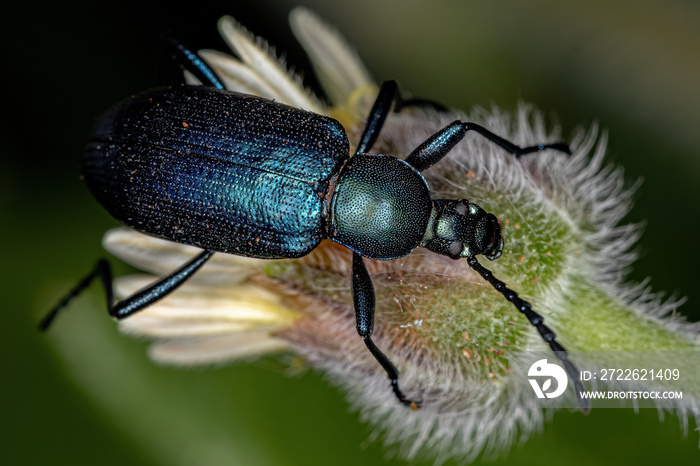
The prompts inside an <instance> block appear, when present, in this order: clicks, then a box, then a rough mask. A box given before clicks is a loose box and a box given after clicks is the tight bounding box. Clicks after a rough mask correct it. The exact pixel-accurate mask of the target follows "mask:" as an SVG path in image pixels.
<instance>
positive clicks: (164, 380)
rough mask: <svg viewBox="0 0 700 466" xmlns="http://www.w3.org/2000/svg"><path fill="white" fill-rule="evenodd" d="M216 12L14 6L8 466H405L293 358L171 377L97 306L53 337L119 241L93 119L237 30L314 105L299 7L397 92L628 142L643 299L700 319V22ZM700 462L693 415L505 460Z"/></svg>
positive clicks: (574, 434) (554, 431)
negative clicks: (84, 172) (254, 40)
mask: <svg viewBox="0 0 700 466" xmlns="http://www.w3.org/2000/svg"><path fill="white" fill-rule="evenodd" d="M5 3H7V2H5ZM201 3H203V2H181V1H171V2H167V3H166V2H163V5H166V4H167V8H166V7H164V6H160V4H159V5H156V4H152V3H151V2H145V1H140V2H137V1H133V0H124V1H120V2H114V3H113V4H111V6H109V5H100V4H98V3H94V4H89V5H88V4H82V3H79V4H67V5H65V4H64V5H58V4H54V3H53V2H45V4H42V2H12V3H11V4H10V5H3V6H2V7H0V8H1V10H0V46H1V47H2V57H3V59H2V61H3V66H2V71H3V77H4V78H5V79H4V80H5V82H6V84H5V85H4V86H3V89H2V94H1V95H2V97H1V98H2V106H1V108H2V112H3V123H2V129H1V130H0V137H1V138H2V139H1V140H0V151H1V152H0V153H1V154H2V159H1V160H2V162H1V163H2V170H0V214H1V217H2V221H1V223H0V225H1V227H0V239H2V243H1V244H2V245H3V246H4V248H5V250H4V253H3V254H2V268H1V273H2V276H1V277H0V278H1V280H0V283H1V286H2V297H3V304H2V311H1V312H0V331H1V332H2V338H1V339H0V345H1V346H0V354H1V355H2V356H0V357H1V358H2V359H1V360H2V365H3V371H2V374H3V376H2V379H0V380H1V384H0V387H1V388H0V400H2V401H1V403H2V411H0V413H1V414H0V420H1V421H0V422H2V427H1V429H2V431H0V463H1V464H8V465H9V464H22V465H24V464H75V465H78V464H127V463H128V464H144V465H145V464H285V465H286V464H289V465H292V464H308V465H311V464H359V463H362V464H381V463H385V462H386V463H395V464H403V462H401V461H398V460H387V459H386V456H387V454H388V455H391V454H392V450H391V449H386V448H384V447H382V446H381V444H380V443H378V442H369V441H367V440H366V439H367V438H368V437H369V435H370V434H371V428H370V427H368V426H367V425H365V424H362V423H361V422H360V421H359V420H358V415H357V414H356V413H350V412H348V408H347V405H346V402H345V401H344V399H343V398H342V396H341V394H340V393H339V392H338V391H337V390H335V389H334V388H332V387H329V386H328V384H327V383H326V382H324V381H323V379H322V376H321V375H319V374H315V373H312V372H309V373H304V374H302V375H298V376H296V377H283V376H282V375H281V373H282V372H284V371H283V369H281V367H280V366H279V365H278V364H276V363H275V362H274V361H272V360H271V361H262V362H259V363H256V364H252V365H238V366H235V367H228V368H222V369H217V370H213V369H212V370H194V371H182V370H173V369H167V368H161V367H157V366H155V365H153V364H152V363H150V362H149V361H148V360H147V359H146V357H145V355H144V348H145V345H144V343H142V342H138V341H134V340H131V339H129V338H127V337H122V336H119V335H118V334H117V333H116V330H115V329H114V325H113V324H112V323H111V322H110V320H109V319H108V318H106V316H105V315H103V314H102V313H100V312H97V310H96V309H95V308H100V309H101V307H102V306H103V303H102V296H101V293H102V292H101V290H99V289H98V287H95V289H94V290H92V291H91V293H89V294H88V296H89V298H86V299H85V300H82V301H83V302H84V303H83V304H79V305H77V306H76V309H74V310H73V312H71V313H68V314H66V316H64V319H62V320H61V322H60V325H57V326H56V327H55V329H54V330H53V332H52V334H50V335H41V334H38V333H37V332H36V331H35V330H34V324H35V323H36V322H37V320H38V319H39V317H40V315H41V314H42V313H43V312H44V311H45V310H46V309H47V308H48V307H49V306H50V305H51V304H52V303H53V302H54V300H55V299H56V298H57V297H58V296H60V295H61V293H62V292H63V291H65V290H66V289H67V288H69V287H70V286H71V284H72V283H74V281H75V280H76V279H77V278H78V277H80V276H81V275H83V274H84V273H85V272H86V271H87V270H88V269H89V267H90V266H91V265H92V263H93V261H94V259H95V258H97V257H99V256H101V255H103V252H102V250H101V247H100V238H101V235H102V233H103V232H104V231H105V230H106V229H108V228H110V227H112V226H115V222H114V221H113V220H112V219H111V218H109V216H108V215H107V214H106V213H104V212H103V211H102V209H101V208H100V207H99V206H98V205H97V203H96V202H95V201H94V200H92V199H91V197H90V195H89V194H88V192H87V190H86V189H85V188H84V186H83V185H82V182H81V181H80V180H79V178H78V173H79V165H78V163H79V160H80V156H81V153H82V148H83V145H84V141H85V135H86V133H87V132H88V131H89V128H90V125H91V124H92V121H93V119H94V118H95V116H96V115H98V114H99V113H100V112H102V111H103V110H105V109H106V108H108V107H109V106H110V105H112V104H114V103H115V102H117V101H119V100H121V99H122V98H124V97H126V96H128V95H130V94H133V93H137V92H140V91H142V90H144V89H147V88H149V87H154V86H156V85H159V84H166V83H172V82H176V81H177V80H178V79H179V74H178V72H177V70H176V69H174V67H173V66H172V65H171V64H170V63H169V62H168V61H167V60H163V59H161V58H160V57H159V55H158V45H157V42H158V38H159V37H160V35H161V34H163V33H164V32H168V31H170V32H173V33H175V34H176V35H177V36H178V37H179V38H181V40H182V41H183V42H185V43H187V44H190V45H191V46H192V47H193V48H195V49H196V48H204V47H206V48H215V49H219V50H225V45H224V43H223V41H222V40H221V39H220V38H219V36H218V33H217V31H216V28H215V25H216V20H217V19H218V18H219V17H220V16H222V15H224V14H229V15H232V16H234V17H235V18H236V19H238V20H239V21H240V22H241V23H242V24H244V25H246V26H247V27H248V28H249V29H250V30H252V31H253V32H254V33H255V34H257V35H260V36H263V37H265V38H267V39H268V40H269V41H270V42H271V43H272V44H274V45H276V47H277V50H278V51H280V52H285V53H286V57H287V61H288V63H290V64H292V65H294V66H295V68H297V69H300V70H306V73H305V75H306V77H307V84H308V85H310V86H312V87H313V86H316V82H315V81H314V80H313V79H312V73H311V71H310V67H309V65H308V61H307V59H306V58H305V56H304V55H303V53H302V51H301V49H300V47H299V46H298V45H297V43H296V41H295V40H294V39H293V37H292V35H291V32H290V30H289V27H288V25H287V18H286V16H287V13H288V11H289V9H290V8H291V7H292V6H294V5H296V4H299V3H303V4H307V5H309V6H310V7H311V8H313V9H315V10H316V11H317V12H319V13H320V14H321V15H322V16H323V17H324V18H325V19H326V20H327V21H329V22H330V23H332V24H333V25H335V26H336V27H338V28H339V29H340V30H341V31H342V32H343V34H344V35H345V36H346V37H347V38H348V39H349V40H350V42H351V43H352V44H354V45H355V47H356V48H357V50H358V52H359V53H360V55H361V57H362V58H363V59H364V61H365V63H366V64H367V67H368V68H369V70H370V71H371V72H372V74H373V76H374V77H375V79H376V80H377V81H378V82H379V81H381V80H383V79H387V78H396V79H397V80H398V81H399V82H400V83H401V85H402V88H403V89H404V90H407V91H409V92H411V93H412V94H413V95H415V96H421V97H427V98H430V99H433V100H437V101H441V102H444V103H446V104H448V105H449V106H453V107H457V108H464V109H469V108H470V107H472V106H473V105H481V106H490V105H491V104H497V105H499V106H501V107H504V108H505V109H513V108H514V106H515V104H516V102H517V101H518V99H523V100H526V101H530V102H534V103H536V104H537V106H538V107H539V108H541V109H543V110H544V111H545V112H546V114H547V116H548V117H549V118H551V119H552V120H554V121H558V122H560V123H561V124H562V125H563V127H564V134H571V133H572V132H573V130H574V128H575V127H577V126H578V125H584V126H587V125H590V124H591V123H592V122H599V123H600V125H601V126H602V127H603V128H607V129H608V130H609V134H610V144H609V151H608V152H609V157H608V160H610V161H613V162H615V163H617V164H620V165H622V166H624V167H625V173H626V179H627V180H628V181H629V182H630V184H631V183H632V182H633V181H634V180H636V179H638V178H640V177H641V178H644V184H643V186H642V188H641V190H640V191H639V193H638V195H637V196H636V206H635V208H634V210H633V212H632V213H631V214H630V215H629V218H628V221H631V222H638V221H643V220H646V222H647V227H646V232H645V234H644V236H643V238H642V241H641V242H640V244H639V247H638V250H639V252H640V259H639V260H638V261H637V263H636V264H635V266H634V270H632V272H631V274H630V278H631V280H634V281H641V280H643V279H644V278H646V277H648V276H651V277H652V282H651V283H652V285H653V288H654V290H656V291H661V290H666V291H668V292H670V293H675V294H676V295H677V296H687V297H688V302H687V303H686V304H685V305H684V306H683V307H682V308H681V310H680V312H681V313H683V314H684V315H686V316H688V317H689V318H690V319H691V320H693V321H697V320H700V308H699V307H698V300H699V299H700V290H699V288H700V287H699V286H698V278H699V275H700V274H698V269H697V264H698V263H699V262H700V247H698V240H697V231H698V218H697V216H698V209H697V203H698V200H700V196H699V194H700V183H698V177H699V175H700V149H699V147H700V144H699V143H700V131H698V129H697V126H698V123H699V120H700V119H699V118H698V114H699V110H698V109H699V108H700V85H699V84H698V83H700V58H698V50H700V4H698V3H697V2H692V1H669V2H663V3H662V2H651V1H621V2H615V3H614V4H612V2H604V1H586V2H583V1H577V2H556V1H546V0H537V1H531V2H519V1H515V0H510V1H499V2H481V1H464V2H456V1H455V2H448V1H435V2H430V4H428V3H427V2H422V1H408V2H396V1H387V2H376V1H369V0H355V1H353V2H328V3H327V4H326V3H323V2H320V1H319V2H313V1H307V2H301V1H300V2H294V3H292V2H288V1H280V2H272V1H255V2H241V1H238V2H234V1H230V2H218V1H217V2H208V3H207V4H206V5H202V4H201ZM428 5H429V6H428ZM125 271H128V268H127V267H126V266H123V265H122V266H118V267H117V272H118V273H120V272H121V273H123V272H125ZM270 369H272V370H270ZM694 427H695V426H694V424H693V423H691V430H692V429H693V428H694ZM697 448H698V433H697V432H692V431H691V432H690V434H689V435H688V437H687V438H685V437H684V435H683V433H682V430H681V428H680V427H679V420H678V419H677V418H675V417H673V416H667V417H666V419H665V420H664V421H663V422H659V420H658V414H657V413H656V412H655V411H653V410H644V411H643V412H642V413H640V414H638V415H635V414H634V413H633V412H632V411H631V410H619V409H615V410H598V411H594V412H593V413H592V414H591V415H589V416H587V417H583V416H581V415H579V414H577V413H572V414H570V413H558V414H557V415H556V416H555V418H554V422H552V423H549V424H547V425H546V426H545V432H544V433H542V434H539V435H536V436H535V438H534V439H533V440H531V441H530V442H528V443H527V444H526V445H524V446H523V447H521V448H516V449H514V451H512V452H511V454H510V455H509V456H508V458H507V460H506V459H504V460H502V461H503V462H509V463H511V464H542V463H543V462H554V463H555V464H556V463H558V462H559V461H560V459H562V460H563V459H566V463H567V464H572V465H573V464H596V465H598V466H602V465H605V464H651V463H658V462H661V461H663V462H667V463H669V464H690V463H696V462H697V461H698V459H699V458H700V453H699V452H698V449H697ZM426 464H431V462H430V461H427V462H426ZM495 464H500V463H499V462H496V463H495Z"/></svg>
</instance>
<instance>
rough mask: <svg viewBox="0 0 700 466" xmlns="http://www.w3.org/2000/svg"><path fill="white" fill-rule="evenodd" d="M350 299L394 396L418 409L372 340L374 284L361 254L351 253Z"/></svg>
mask: <svg viewBox="0 0 700 466" xmlns="http://www.w3.org/2000/svg"><path fill="white" fill-rule="evenodd" d="M352 300H353V303H354V305H355V319H356V321H357V333H358V334H359V335H360V336H361V337H362V339H363V340H364V341H365V344H366V345H367V348H368V349H369V352H370V353H372V356H374V358H375V359H376V360H377V362H379V364H380V365H381V366H382V367H383V368H384V370H385V371H386V373H387V374H388V375H389V379H391V388H392V390H394V394H395V395H396V398H398V399H399V401H400V402H401V403H403V404H404V405H406V406H408V407H410V408H411V409H418V408H419V407H420V404H421V402H420V401H411V400H409V399H407V398H406V397H405V396H404V394H403V393H402V392H401V390H400V389H399V371H398V370H397V369H396V367H395V366H394V365H393V364H392V363H391V361H389V358H387V357H386V355H385V354H384V353H382V352H381V350H380V349H379V348H377V345H375V344H374V342H373V341H372V331H373V330H374V286H373V285H372V279H371V278H370V276H369V273H368V272H367V267H365V263H364V261H363V260H362V256H360V255H359V254H357V253H356V252H353V253H352Z"/></svg>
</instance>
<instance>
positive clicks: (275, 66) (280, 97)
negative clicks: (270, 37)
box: [219, 16, 323, 113]
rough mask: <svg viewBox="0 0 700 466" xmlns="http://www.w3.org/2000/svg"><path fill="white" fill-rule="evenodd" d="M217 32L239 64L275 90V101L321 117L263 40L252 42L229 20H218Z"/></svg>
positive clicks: (314, 103)
mask: <svg viewBox="0 0 700 466" xmlns="http://www.w3.org/2000/svg"><path fill="white" fill-rule="evenodd" d="M219 31H220V32H221V35H222V36H223V38H224V40H225V41H226V43H227V44H228V45H229V47H231V49H232V50H233V51H234V52H236V54H238V56H239V57H240V58H241V61H242V62H243V63H244V64H245V65H247V66H248V67H250V69H252V70H253V71H255V72H256V73H257V74H258V75H259V76H261V77H263V78H264V79H265V81H266V82H268V83H269V84H270V85H271V86H272V87H273V88H274V89H276V91H277V97H275V100H277V101H279V102H281V103H284V104H287V105H291V106H294V107H299V108H303V109H305V110H309V111H311V112H316V113H323V106H322V105H321V104H320V103H319V102H318V101H317V100H316V99H315V98H314V97H313V96H311V94H309V93H308V92H306V91H305V90H304V87H303V86H302V84H301V81H300V80H299V79H295V78H294V77H290V73H289V71H288V70H287V69H286V67H285V66H283V65H282V64H281V63H280V62H279V61H278V60H277V59H276V58H275V56H274V54H273V53H271V50H270V47H269V46H267V44H266V43H265V42H264V41H263V40H262V39H254V37H253V36H252V34H250V33H249V32H248V31H247V30H246V29H245V28H243V27H242V26H241V25H240V24H238V23H237V22H236V21H235V20H234V19H233V18H231V17H230V16H224V17H223V18H221V19H220V20H219Z"/></svg>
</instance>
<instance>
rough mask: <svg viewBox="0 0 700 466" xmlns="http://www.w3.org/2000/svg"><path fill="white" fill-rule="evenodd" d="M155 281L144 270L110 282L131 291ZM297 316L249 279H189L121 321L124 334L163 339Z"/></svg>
mask: <svg viewBox="0 0 700 466" xmlns="http://www.w3.org/2000/svg"><path fill="white" fill-rule="evenodd" d="M154 280H156V278H155V277H151V276H148V275H130V276H126V277H120V278H118V279H117V280H115V282H114V288H115V293H116V294H117V296H120V297H124V296H129V295H131V294H133V293H134V292H136V291H138V290H140V289H143V288H144V287H146V286H148V285H150V284H151V283H153V281H154ZM296 317H297V314H296V313H295V312H293V311H291V310H289V309H288V308H286V307H285V306H284V305H283V304H282V297H281V296H279V295H276V294H273V293H272V292H270V291H268V290H266V289H265V288H262V287H259V286H256V285H253V284H250V283H245V284H242V285H237V286H226V287H214V286H205V287H202V286H192V285H191V284H189V283H188V284H185V285H183V286H182V287H181V288H179V289H177V290H176V291H175V292H173V293H172V294H170V295H168V296H167V297H165V298H163V299H161V300H159V301H158V302H156V303H154V304H152V305H151V306H149V307H147V308H146V309H143V310H142V311H140V312H138V313H137V314H134V315H132V316H130V317H129V318H127V319H124V320H122V321H120V322H119V324H120V329H121V330H122V331H124V332H125V333H130V334H136V335H143V336H150V337H158V338H161V337H175V336H181V337H184V336H192V335H210V334H221V333H231V332H242V331H249V330H255V329H257V330H261V329H265V330H274V329H278V328H282V327H285V326H287V325H290V324H291V323H292V322H294V320H295V319H296Z"/></svg>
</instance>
